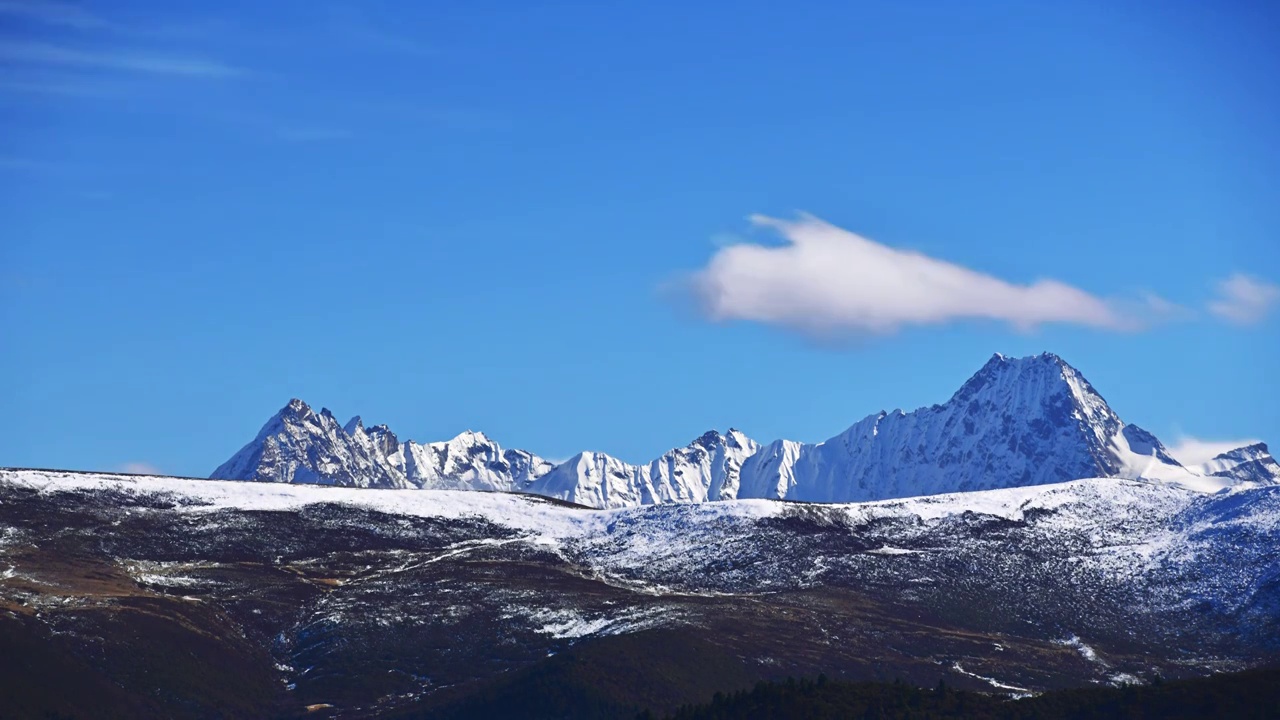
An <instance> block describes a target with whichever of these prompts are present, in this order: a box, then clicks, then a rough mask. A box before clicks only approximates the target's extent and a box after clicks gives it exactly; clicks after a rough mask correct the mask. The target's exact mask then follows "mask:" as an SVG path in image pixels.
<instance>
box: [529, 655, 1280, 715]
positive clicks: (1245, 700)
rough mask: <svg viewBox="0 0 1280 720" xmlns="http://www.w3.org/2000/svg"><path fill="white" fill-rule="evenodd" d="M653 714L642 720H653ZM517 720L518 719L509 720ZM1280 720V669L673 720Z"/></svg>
mask: <svg viewBox="0 0 1280 720" xmlns="http://www.w3.org/2000/svg"><path fill="white" fill-rule="evenodd" d="M652 716H653V715H652V713H648V714H643V715H642V717H644V718H648V717H652ZM508 717H516V715H508ZM1276 717H1280V669H1276V668H1271V669H1260V670H1246V671H1243V672H1238V673H1224V674H1220V675H1214V676H1212V677H1208V678H1196V679H1190V680H1176V681H1172V682H1157V683H1155V684H1152V685H1148V686H1125V687H1120V688H1115V687H1094V688H1079V689H1071V690H1054V691H1051V692H1048V693H1044V694H1043V695H1038V696H1036V697H1030V698H1009V697H1006V696H1001V695H984V694H978V693H972V692H966V691H963V690H961V691H957V690H954V689H952V688H949V687H947V686H946V685H945V684H940V685H938V686H937V687H935V688H932V689H922V688H918V687H914V686H911V685H906V684H903V683H893V684H885V683H847V682H832V681H828V680H827V679H826V677H825V676H821V677H819V678H818V680H817V681H816V682H814V681H808V680H801V681H798V682H797V681H795V680H787V681H785V682H773V683H766V682H761V683H757V684H756V686H755V687H754V688H752V689H751V690H749V691H746V690H744V691H738V692H734V693H716V695H715V696H714V698H713V699H712V701H711V702H709V703H706V704H701V705H695V706H687V707H683V708H681V709H680V710H679V711H677V712H675V713H674V714H672V715H670V716H668V720H748V719H750V720H791V719H792V718H795V719H797V720H799V719H800V718H803V719H804V720H847V719H848V718H876V719H879V720H916V719H923V718H939V719H941V718H964V719H965V720H1033V719H1034V720H1092V719H1094V718H1096V719H1098V720H1111V719H1113V718H1130V719H1132V720H1139V719H1143V718H1150V719H1151V720H1217V719H1218V718H1233V719H1234V720H1268V719H1270V718H1276Z"/></svg>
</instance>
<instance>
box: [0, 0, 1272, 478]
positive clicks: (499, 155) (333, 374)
mask: <svg viewBox="0 0 1280 720" xmlns="http://www.w3.org/2000/svg"><path fill="white" fill-rule="evenodd" d="M696 5H697V7H693V8H690V7H686V6H685V4H683V3H679V4H677V3H669V4H668V3H550V4H538V3H524V2H519V3H516V2H509V3H470V2H468V3H443V2H441V3H436V2H432V3H399V2H396V3H391V2H387V3H354V2H353V3H349V4H329V3H325V2H322V1H319V2H311V1H307V2H301V1H299V2H272V3H238V4H234V6H233V5H223V4H216V3H175V2H163V3H162V2H128V1H123V0H113V1H112V2H100V3H95V2H85V3H82V4H55V3H46V2H28V1H26V0H2V1H0V217H3V218H4V219H3V222H0V383H3V385H2V386H0V397H3V398H4V412H3V413H0V465H20V466H53V467H67V468H84V469H117V468H123V467H125V466H126V465H129V464H145V465H149V466H151V467H154V468H157V469H159V470H161V471H164V472H168V473H174V474H187V475H204V474H207V473H208V472H210V471H211V470H212V469H213V468H214V467H215V466H216V465H217V464H218V463H220V462H222V461H223V460H224V459H226V458H227V457H228V456H230V455H231V454H232V453H233V452H234V451H235V450H236V449H237V448H239V446H240V445H242V444H243V443H244V442H247V441H248V440H249V439H250V438H251V437H252V436H253V435H254V434H255V433H256V432H257V430H258V428H259V426H260V425H261V424H262V422H263V421H265V419H266V418H267V417H268V416H269V415H270V414H272V413H273V412H275V411H276V410H277V409H278V408H279V407H280V406H282V405H283V404H284V403H285V402H286V401H287V400H288V399H289V398H290V397H293V396H298V397H302V398H303V399H305V400H307V401H308V402H310V403H311V404H313V405H316V406H327V407H330V408H332V409H333V410H334V412H335V413H336V414H337V415H339V416H341V417H343V418H345V417H346V416H349V415H351V414H356V413H359V414H361V415H363V416H364V417H365V418H366V420H367V421H368V422H372V423H378V422H385V423H388V424H389V425H391V427H392V428H393V429H395V430H396V431H397V432H398V433H399V434H400V435H401V437H402V438H413V439H417V440H423V441H426V440H437V439H444V438H447V437H451V436H452V435H454V434H456V433H458V432H460V431H462V430H465V429H468V428H471V429H479V430H484V431H485V432H487V433H488V434H489V435H490V436H492V437H494V438H495V439H497V440H498V441H499V442H501V443H502V444H504V445H506V446H509V447H522V448H527V449H530V450H533V451H535V452H538V453H540V454H543V455H546V456H548V457H553V458H554V457H565V456H568V455H570V454H572V453H574V452H576V451H578V450H582V449H595V450H603V451H606V452H610V453H612V454H615V455H617V456H619V457H621V458H623V459H626V460H630V461H643V460H647V459H649V458H651V457H653V456H655V455H657V454H659V453H661V452H663V451H664V450H666V449H667V448H670V447H673V446H676V445H682V444H684V443H686V442H688V441H689V440H690V439H692V438H694V437H696V436H697V435H698V434H700V433H701V432H703V431H704V430H706V429H708V428H711V427H717V428H721V429H724V428H727V427H729V426H735V427H738V428H741V429H742V430H744V431H746V432H747V433H748V434H750V435H752V436H753V437H756V438H758V439H760V440H770V439H774V438H777V437H787V438H793V439H799V440H819V439H823V438H826V437H828V436H830V435H833V434H835V433H836V432H838V431H840V430H842V429H843V428H845V427H846V426H848V425H850V424H851V423H853V422H854V421H856V420H858V419H859V418H861V417H863V416H865V415H867V414H869V413H872V412H875V411H878V410H880V409H882V408H883V409H891V408H894V407H903V408H908V409H909V408H914V407H917V406H920V405H925V404H929V403H933V402H941V401H943V400H945V399H946V398H947V397H948V396H949V395H950V394H951V393H952V392H953V391H954V390H955V389H956V388H957V387H958V386H959V384H960V383H961V382H963V380H964V379H965V378H967V377H968V376H969V375H970V374H971V373H973V372H974V371H976V370H977V369H978V367H980V366H981V365H982V363H983V362H984V361H985V360H986V359H987V358H988V357H989V356H990V354H991V353H993V352H996V351H1000V352H1004V353H1006V354H1018V355H1022V354H1030V353H1035V352H1040V351H1042V350H1052V351H1054V352H1057V353H1058V354H1060V355H1062V356H1063V357H1064V358H1066V359H1067V360H1068V361H1069V362H1071V363H1072V364H1074V365H1075V366H1077V367H1078V368H1080V370H1081V371H1082V372H1083V373H1084V374H1085V375H1086V376H1087V377H1088V378H1089V379H1090V380H1091V381H1092V383H1093V384H1094V385H1095V386H1096V387H1097V388H1098V389H1099V390H1100V391H1101V392H1102V393H1103V395H1104V396H1106V397H1107V399H1108V400H1109V401H1110V402H1111V404H1112V406H1113V407H1114V408H1115V409H1116V410H1117V411H1118V412H1119V413H1120V414H1121V416H1122V417H1124V418H1125V419H1126V420H1128V421H1129V422H1135V423H1137V424H1140V425H1142V426H1144V427H1147V428H1148V429H1150V430H1152V431H1153V432H1155V433H1157V434H1158V435H1160V436H1161V437H1163V438H1164V439H1165V440H1166V442H1170V443H1172V442H1174V441H1176V440H1178V439H1179V438H1182V437H1193V438H1201V439H1210V440H1234V439H1244V438H1261V439H1264V440H1271V441H1273V442H1280V403H1277V402H1276V399H1277V392H1276V390H1277V383H1276V379H1275V372H1276V370H1275V369H1276V368H1277V367H1280V343H1278V342H1277V338H1280V332H1278V330H1280V322H1278V321H1277V313H1275V312H1273V310H1274V305H1275V301H1276V291H1275V289H1274V283H1275V282H1276V280H1277V270H1276V268H1277V267H1280V202H1277V198H1280V130H1278V128H1280V83H1276V82H1275V78H1276V77H1277V75H1278V74H1280V46H1277V45H1276V44H1275V43H1274V34H1273V33H1274V28H1275V27H1276V26H1277V22H1280V18H1278V17H1277V13H1276V11H1275V9H1274V7H1268V5H1269V4H1268V3H1247V2H1227V3H1213V4H1210V3H1191V2H1171V3H1165V2H1160V3H1156V2H1150V3H1136V2H1121V3H1113V2H1107V3H1101V2H1098V3H1093V2H1078V3H1021V2H1010V3H992V2H976V3H942V2H936V3H930V2H923V3H874V4H862V3H826V2H823V3H804V2H801V3H794V2H793V3H786V4H783V3H755V2H745V3H741V2H738V3H698V4H696ZM1210 5H1212V6H1213V7H1210ZM800 213H809V214H811V215H812V216H813V218H817V219H820V220H817V219H814V220H807V219H805V218H806V217H808V216H805V215H801V214H800ZM755 215H760V216H763V217H764V218H774V219H781V220H782V221H785V222H783V223H780V224H779V223H774V224H773V225H770V224H768V223H769V222H770V221H767V220H764V219H761V218H757V222H754V223H753V222H752V221H751V220H749V219H748V218H749V217H751V216H755ZM1037 283H1038V284H1037ZM1224 283H1225V284H1224Z"/></svg>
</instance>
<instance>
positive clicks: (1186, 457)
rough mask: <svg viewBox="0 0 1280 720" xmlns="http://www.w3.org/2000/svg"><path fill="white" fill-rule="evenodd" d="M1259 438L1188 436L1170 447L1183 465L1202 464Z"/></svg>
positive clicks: (1179, 439)
mask: <svg viewBox="0 0 1280 720" xmlns="http://www.w3.org/2000/svg"><path fill="white" fill-rule="evenodd" d="M1257 442H1260V441H1258V440H1201V439H1199V438H1193V437H1188V436H1185V435H1184V436H1182V437H1179V438H1178V441H1177V442H1176V443H1174V444H1173V445H1171V446H1170V447H1169V454H1170V455H1172V456H1173V458H1174V459H1175V460H1177V461H1178V462H1180V463H1182V464H1183V465H1188V466H1189V465H1200V464H1202V463H1206V462H1208V461H1210V460H1212V459H1213V458H1214V457H1216V456H1218V455H1221V454H1222V453H1224V452H1228V451H1230V450H1235V449H1236V448H1242V447H1244V446H1246V445H1253V444H1255V443H1257Z"/></svg>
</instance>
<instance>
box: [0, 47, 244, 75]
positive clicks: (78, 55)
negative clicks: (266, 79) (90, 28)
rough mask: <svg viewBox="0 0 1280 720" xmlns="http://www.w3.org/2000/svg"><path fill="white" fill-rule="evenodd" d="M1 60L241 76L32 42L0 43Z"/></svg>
mask: <svg viewBox="0 0 1280 720" xmlns="http://www.w3.org/2000/svg"><path fill="white" fill-rule="evenodd" d="M0 60H7V61H10V62H15V63H25V64H30V65H38V66H55V67H76V68H89V69H98V70H117V71H125V72H136V73H147V74H153V75H172V76H185V77H205V78H225V77H234V76H237V75H243V74H244V71H243V70H242V69H240V68H237V67H234V66H231V65H227V64H226V63H221V62H218V61H215V60H205V59H198V58H179V57H167V56H158V55H149V54H136V53H128V52H115V51H93V50H77V49H74V48H68V47H64V46H61V45H54V44H52V43H44V42H33V41H6V42H0Z"/></svg>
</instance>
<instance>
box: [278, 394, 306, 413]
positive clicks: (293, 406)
mask: <svg viewBox="0 0 1280 720" xmlns="http://www.w3.org/2000/svg"><path fill="white" fill-rule="evenodd" d="M311 412H312V411H311V406H310V405H308V404H307V403H306V402H304V401H302V400H301V399H299V398H290V399H289V402H287V403H285V405H284V407H282V408H280V412H278V413H276V415H279V416H290V417H306V416H308V415H310V414H311Z"/></svg>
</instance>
